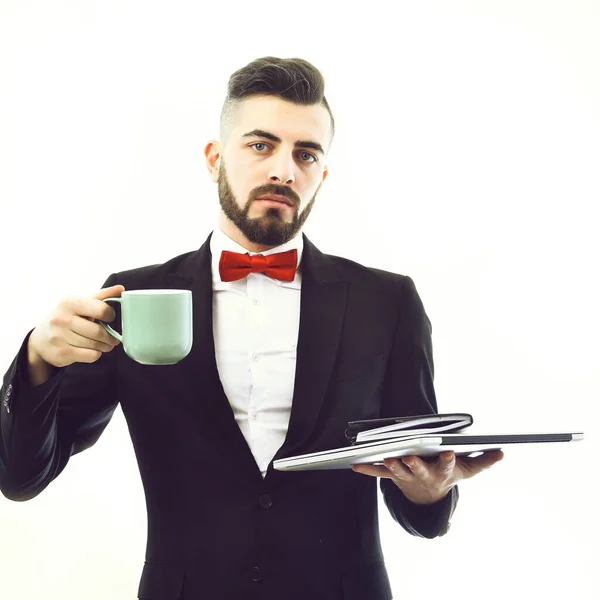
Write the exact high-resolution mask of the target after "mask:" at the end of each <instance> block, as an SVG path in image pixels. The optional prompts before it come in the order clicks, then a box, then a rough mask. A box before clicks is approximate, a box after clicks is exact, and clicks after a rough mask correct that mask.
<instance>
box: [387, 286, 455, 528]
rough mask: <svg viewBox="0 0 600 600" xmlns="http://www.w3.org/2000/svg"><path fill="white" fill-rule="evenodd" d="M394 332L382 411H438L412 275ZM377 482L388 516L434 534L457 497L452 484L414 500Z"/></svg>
mask: <svg viewBox="0 0 600 600" xmlns="http://www.w3.org/2000/svg"><path fill="white" fill-rule="evenodd" d="M400 311H401V312H400V316H399V320H398V326H397V329H396V338H395V342H394V346H393V349H392V352H391V356H390V360H389V364H388V366H387V371H386V376H385V383H384V390H383V397H382V403H383V404H382V416H386V417H395V416H399V415H405V416H413V415H425V414H432V413H437V412H438V408H437V401H436V397H435V390H434V387H433V377H434V368H433V351H432V342H431V331H432V329H431V322H430V320H429V318H428V317H427V314H426V313H425V309H424V307H423V303H422V302H421V299H420V297H419V294H418V293H417V289H416V287H415V284H414V282H413V280H412V279H411V278H410V277H404V285H403V289H402V300H401V308H400ZM379 486H380V488H381V492H382V494H383V499H384V502H385V504H386V506H387V508H388V510H389V511H390V514H391V516H392V518H393V519H394V520H395V521H396V522H398V523H399V524H400V525H402V527H403V528H404V529H405V530H406V531H408V532H409V533H410V534H412V535H415V536H419V537H425V538H434V537H438V536H441V535H444V534H445V533H446V532H447V531H448V528H449V526H450V518H451V516H452V513H453V512H454V509H455V507H456V503H457V501H458V488H457V487H456V486H455V487H453V488H452V490H451V491H450V492H448V494H447V495H446V496H445V497H444V498H442V499H441V500H440V501H439V502H436V503H434V504H426V505H422V504H415V503H414V502H411V501H410V500H408V499H407V498H406V496H404V494H403V493H402V491H401V490H400V489H399V488H398V487H397V486H396V485H395V484H394V483H393V482H392V481H391V480H390V479H384V478H381V479H380V481H379Z"/></svg>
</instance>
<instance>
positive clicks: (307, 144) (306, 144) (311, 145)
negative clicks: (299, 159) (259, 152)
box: [242, 129, 325, 155]
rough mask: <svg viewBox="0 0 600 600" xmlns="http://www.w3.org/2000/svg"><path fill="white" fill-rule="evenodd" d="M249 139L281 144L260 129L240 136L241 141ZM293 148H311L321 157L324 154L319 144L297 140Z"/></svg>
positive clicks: (279, 140)
mask: <svg viewBox="0 0 600 600" xmlns="http://www.w3.org/2000/svg"><path fill="white" fill-rule="evenodd" d="M249 137H261V138H267V139H268V140H271V141H273V142H277V143H281V138H278V137H277V136H276V135H273V134H272V133H269V132H268V131H263V130H262V129H254V130H253V131H249V132H248V133H245V134H244V135H243V136H242V139H244V138H249ZM294 148H312V149H313V150H316V151H317V152H320V153H321V154H322V155H325V152H324V151H323V146H321V144H318V143H317V142H311V141H307V140H298V141H297V142H296V143H295V144H294Z"/></svg>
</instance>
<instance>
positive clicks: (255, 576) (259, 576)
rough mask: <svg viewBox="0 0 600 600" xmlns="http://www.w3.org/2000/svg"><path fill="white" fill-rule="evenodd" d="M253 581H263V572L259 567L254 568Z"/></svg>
mask: <svg viewBox="0 0 600 600" xmlns="http://www.w3.org/2000/svg"><path fill="white" fill-rule="evenodd" d="M252 581H262V574H261V572H260V569H259V568H258V567H254V568H253V569H252Z"/></svg>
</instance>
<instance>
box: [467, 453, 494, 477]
mask: <svg viewBox="0 0 600 600" xmlns="http://www.w3.org/2000/svg"><path fill="white" fill-rule="evenodd" d="M503 458H504V453H503V452H502V450H488V451H487V452H484V453H483V454H481V455H479V456H474V457H473V458H468V457H467V458H461V463H462V465H461V466H463V469H464V470H466V471H467V472H468V473H469V474H470V475H475V474H476V473H479V472H480V471H483V470H485V469H489V468H490V467H491V466H492V465H494V464H496V463H497V462H499V461H501V460H502V459H503Z"/></svg>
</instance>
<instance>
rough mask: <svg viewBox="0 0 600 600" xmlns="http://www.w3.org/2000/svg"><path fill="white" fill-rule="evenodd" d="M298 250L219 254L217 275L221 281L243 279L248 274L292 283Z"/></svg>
mask: <svg viewBox="0 0 600 600" xmlns="http://www.w3.org/2000/svg"><path fill="white" fill-rule="evenodd" d="M297 262H298V250H296V249H295V248H294V249H293V250H288V251H287V252H277V253H276V254H268V255H267V256H265V255H263V254H255V255H254V256H250V254H248V253H246V254H240V253H238V252H229V251H228V250H223V252H221V260H220V261H219V274H220V275H221V281H236V280H237V279H243V278H244V277H246V276H247V275H248V274H249V273H264V274H265V275H266V276H267V277H272V278H273V279H280V280H281V281H293V280H294V276H295V275H296V265H297Z"/></svg>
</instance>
